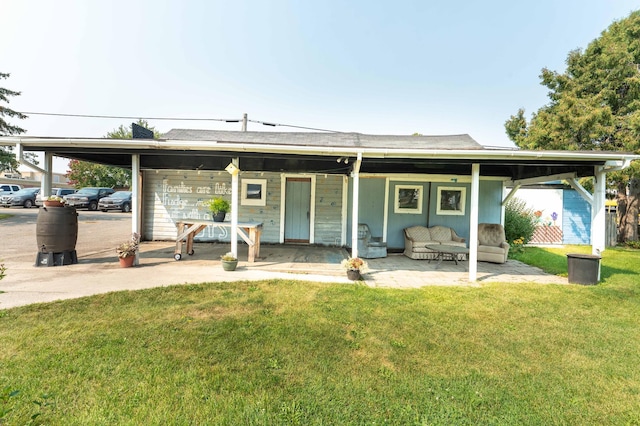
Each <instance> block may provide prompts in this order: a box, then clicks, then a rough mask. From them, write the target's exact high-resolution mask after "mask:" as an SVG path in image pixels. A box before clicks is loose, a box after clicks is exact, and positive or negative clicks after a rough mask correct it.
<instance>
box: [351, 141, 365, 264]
mask: <svg viewBox="0 0 640 426" xmlns="http://www.w3.org/2000/svg"><path fill="white" fill-rule="evenodd" d="M360 164H362V153H361V152H359V153H358V158H357V160H356V162H355V164H354V165H353V172H352V173H351V177H353V200H351V204H352V208H351V257H358V222H359V219H358V214H359V212H358V204H359V199H360Z"/></svg>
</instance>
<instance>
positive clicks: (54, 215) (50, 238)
mask: <svg viewBox="0 0 640 426" xmlns="http://www.w3.org/2000/svg"><path fill="white" fill-rule="evenodd" d="M77 240H78V212H77V211H76V209H75V208H73V207H41V208H40V211H39V212H38V220H37V222H36V242H37V243H38V251H39V252H43V253H62V252H71V251H74V250H75V249H76V241H77Z"/></svg>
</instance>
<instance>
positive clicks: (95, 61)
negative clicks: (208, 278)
mask: <svg viewBox="0 0 640 426" xmlns="http://www.w3.org/2000/svg"><path fill="white" fill-rule="evenodd" d="M636 9H640V0H637V1H629V0H591V1H585V0H537V1H514V0H505V1H491V0H489V1H484V2H478V1H452V0H440V1H429V0H421V1H418V0H417V1H408V0H407V1H403V0H394V1H375V0H373V1H372V0H367V1H361V0H351V1H336V0H322V1H313V2H312V1H305V0H297V1H295V0H291V1H286V0H269V1H263V0H255V1H247V0H233V1H232V0H226V1H217V0H210V1H206V0H193V1H188V0H175V1H173V0H153V1H151V0H149V1H146V0H142V1H133V0H127V1H121V0H109V1H100V2H99V1H86V0H78V1H72V0H56V1H51V0H1V1H0V72H5V73H11V77H10V78H9V79H7V80H2V81H0V84H2V86H3V87H6V88H9V89H12V90H16V91H21V92H22V95H21V96H19V97H16V98H13V99H12V100H11V103H10V104H9V106H10V107H11V108H13V109H15V110H18V111H28V112H46V113H59V114H90V115H117V116H135V117H176V118H217V119H226V118H240V117H242V114H243V113H247V114H248V116H249V119H250V120H251V119H253V120H258V121H266V122H273V123H281V124H291V125H296V126H305V127H313V128H321V129H330V130H337V131H345V132H351V131H353V132H361V133H372V134H411V133H414V132H419V133H422V134H426V135H437V134H461V133H467V134H469V135H471V136H472V137H473V138H474V139H475V140H477V141H478V142H479V143H481V144H483V145H487V146H513V145H512V144H511V142H510V141H509V140H508V139H507V137H506V135H505V132H504V122H505V121H506V120H507V119H508V118H509V116H510V115H512V114H515V113H516V112H517V110H518V108H520V107H524V108H525V109H526V113H527V116H529V115H530V113H531V112H533V111H535V110H537V109H538V108H539V107H541V106H542V105H544V104H545V103H546V102H547V97H546V94H547V92H546V90H545V88H544V87H542V86H541V85H540V84H539V81H540V80H539V75H540V70H541V69H542V68H543V67H548V68H550V69H553V70H557V71H563V70H564V68H565V62H564V61H565V59H566V57H567V54H568V52H569V51H570V50H573V49H576V48H584V47H586V46H587V44H588V43H589V42H590V41H592V40H593V39H594V38H596V37H598V36H599V35H600V33H601V32H602V31H603V30H604V29H606V28H607V27H608V26H609V25H610V24H611V23H612V22H613V21H614V20H619V19H622V18H624V17H626V16H628V15H629V13H630V12H631V11H632V10H636ZM130 122H131V120H127V119H97V118H82V119H81V118H62V117H46V116H37V115H31V116H30V117H29V119H27V120H24V121H21V122H17V123H14V124H19V125H20V126H22V127H24V128H25V129H27V130H28V133H27V135H29V136H84V137H102V136H104V135H105V134H106V133H107V132H108V131H110V130H112V129H114V128H116V127H118V126H119V125H120V124H127V125H128V124H129V123H130ZM150 124H151V125H152V126H155V127H156V129H157V130H159V131H161V132H165V131H168V130H170V129H171V128H208V129H223V130H239V129H240V126H239V124H226V123H220V122H215V121H159V120H150ZM249 130H256V131H263V130H267V131H268V130H278V131H294V130H296V129H294V128H287V127H276V128H272V127H265V126H263V125H260V124H251V123H250V125H249Z"/></svg>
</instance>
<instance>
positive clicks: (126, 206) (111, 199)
mask: <svg viewBox="0 0 640 426" xmlns="http://www.w3.org/2000/svg"><path fill="white" fill-rule="evenodd" d="M98 209H100V210H102V211H103V212H106V211H108V210H120V211H122V212H125V213H129V212H130V211H131V191H117V192H114V193H113V194H111V195H109V196H108V197H104V198H102V199H100V201H99V202H98Z"/></svg>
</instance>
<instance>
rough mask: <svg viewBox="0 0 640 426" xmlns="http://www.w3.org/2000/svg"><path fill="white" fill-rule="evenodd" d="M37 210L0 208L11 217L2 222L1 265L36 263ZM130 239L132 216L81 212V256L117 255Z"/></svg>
mask: <svg viewBox="0 0 640 426" xmlns="http://www.w3.org/2000/svg"><path fill="white" fill-rule="evenodd" d="M38 211H39V209H38V208H31V209H25V208H21V207H13V208H0V214H2V213H4V214H11V215H12V217H11V218H9V219H4V220H2V221H0V235H1V237H0V238H2V247H1V248H0V262H5V263H6V262H7V261H9V260H15V261H19V262H23V261H33V262H35V258H36V254H37V253H38V246H37V243H36V222H37V219H38ZM130 235H131V214H130V213H121V212H115V211H114V212H107V213H103V212H100V211H93V212H92V211H87V210H78V242H77V244H76V251H77V252H78V256H79V257H80V256H82V255H85V254H88V253H99V252H102V251H109V252H114V248H115V247H116V246H117V245H118V244H119V243H121V242H123V241H125V240H127V239H128V238H129V236H130Z"/></svg>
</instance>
